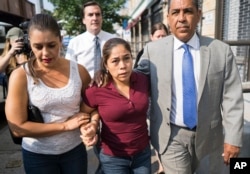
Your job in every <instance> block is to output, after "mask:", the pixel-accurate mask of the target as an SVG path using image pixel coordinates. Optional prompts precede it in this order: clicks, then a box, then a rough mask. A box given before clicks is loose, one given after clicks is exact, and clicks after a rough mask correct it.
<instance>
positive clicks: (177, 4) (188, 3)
mask: <svg viewBox="0 0 250 174" xmlns="http://www.w3.org/2000/svg"><path fill="white" fill-rule="evenodd" d="M186 8H195V5H194V3H193V0H172V1H171V3H170V6H169V10H175V9H186Z"/></svg>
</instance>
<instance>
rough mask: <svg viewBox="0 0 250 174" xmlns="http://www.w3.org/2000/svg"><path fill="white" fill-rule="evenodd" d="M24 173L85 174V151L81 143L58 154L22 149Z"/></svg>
mask: <svg viewBox="0 0 250 174" xmlns="http://www.w3.org/2000/svg"><path fill="white" fill-rule="evenodd" d="M22 153H23V163H24V169H25V172H26V174H34V173H35V174H45V173H48V174H52V173H53V174H87V166H88V164H87V152H86V148H85V146H84V145H83V144H80V145H78V146H77V147H75V148H74V149H72V150H70V151H69V152H66V153H63V154H60V155H44V154H37V153H33V152H30V151H27V150H25V149H22Z"/></svg>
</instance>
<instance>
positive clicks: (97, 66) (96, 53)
mask: <svg viewBox="0 0 250 174" xmlns="http://www.w3.org/2000/svg"><path fill="white" fill-rule="evenodd" d="M94 42H95V50H94V71H95V72H96V71H98V70H99V69H100V63H101V47H100V43H99V38H98V36H96V37H95V39H94Z"/></svg>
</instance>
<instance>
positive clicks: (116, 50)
mask: <svg viewBox="0 0 250 174" xmlns="http://www.w3.org/2000/svg"><path fill="white" fill-rule="evenodd" d="M126 54H129V50H127V49H126V47H125V46H124V45H123V44H118V45H116V46H114V47H112V48H111V50H110V56H111V57H113V56H117V55H126Z"/></svg>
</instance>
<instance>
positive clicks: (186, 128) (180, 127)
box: [170, 123, 196, 131]
mask: <svg viewBox="0 0 250 174" xmlns="http://www.w3.org/2000/svg"><path fill="white" fill-rule="evenodd" d="M170 125H171V126H174V127H177V128H179V129H185V130H189V131H196V126H195V127H194V128H192V129H190V128H189V127H184V126H178V125H176V124H173V123H170Z"/></svg>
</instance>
